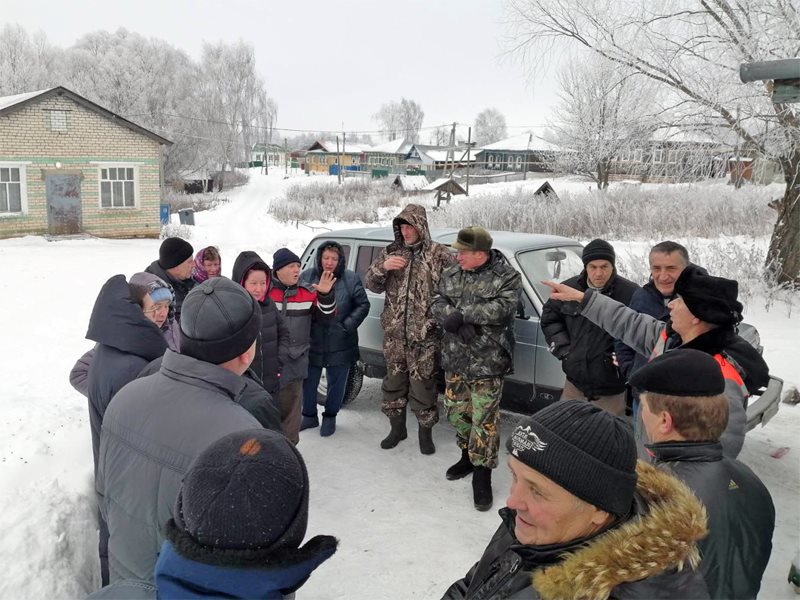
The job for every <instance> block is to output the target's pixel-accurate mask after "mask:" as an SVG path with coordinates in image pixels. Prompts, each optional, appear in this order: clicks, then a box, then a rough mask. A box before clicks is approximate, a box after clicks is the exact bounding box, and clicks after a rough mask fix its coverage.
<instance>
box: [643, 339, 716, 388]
mask: <svg viewBox="0 0 800 600" xmlns="http://www.w3.org/2000/svg"><path fill="white" fill-rule="evenodd" d="M628 383H629V384H630V385H631V386H632V387H635V388H636V389H638V390H640V391H642V392H654V393H656V394H667V395H670V396H718V395H719V394H722V393H724V392H725V378H724V377H723V376H722V370H721V369H720V368H719V363H717V361H716V360H714V358H713V357H712V356H711V355H710V354H706V353H705V352H701V351H700V350H692V349H690V348H678V349H675V350H671V351H669V352H666V353H664V354H662V355H661V356H659V357H658V358H655V359H653V360H651V361H650V362H649V363H647V364H646V365H644V366H643V367H642V368H640V369H638V370H637V371H636V372H635V373H634V374H633V376H632V377H631V379H630V381H629V382H628Z"/></svg>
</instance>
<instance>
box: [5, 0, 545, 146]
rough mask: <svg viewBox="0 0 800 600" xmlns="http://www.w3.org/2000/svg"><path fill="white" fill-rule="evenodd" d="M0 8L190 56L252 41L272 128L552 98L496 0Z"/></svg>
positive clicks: (49, 26)
mask: <svg viewBox="0 0 800 600" xmlns="http://www.w3.org/2000/svg"><path fill="white" fill-rule="evenodd" d="M123 7H124V8H123ZM2 15H3V21H4V22H6V23H15V22H16V23H19V24H20V25H22V26H23V27H25V28H26V29H27V30H28V32H29V33H34V32H36V31H39V30H41V31H43V32H44V33H45V34H46V35H47V38H48V40H49V41H50V43H51V44H54V45H57V46H61V47H67V46H70V45H71V44H72V43H74V42H75V40H76V39H77V38H79V37H80V36H81V35H82V34H84V33H87V32H89V31H96V30H100V29H103V30H108V31H114V30H116V29H117V28H119V27H125V28H126V29H128V30H130V31H135V32H137V33H140V34H142V35H144V36H147V37H157V38H161V39H163V40H166V41H168V42H170V43H171V44H173V45H174V46H176V47H178V48H181V49H183V50H185V51H186V52H187V53H188V54H189V55H191V56H192V57H193V58H198V57H199V55H200V49H201V47H202V42H203V41H204V40H205V41H212V42H213V41H219V40H222V41H226V42H235V41H237V40H238V39H242V40H244V41H246V42H249V43H251V44H253V46H254V47H255V52H256V61H257V68H258V71H259V72H260V73H261V75H262V76H263V77H264V80H265V81H266V83H267V89H268V91H269V94H270V95H271V96H272V97H273V98H275V100H276V101H277V103H278V126H279V127H287V128H296V129H311V130H315V131H316V130H340V129H341V128H342V123H344V128H345V129H346V130H348V131H357V130H374V129H376V128H377V126H376V123H375V122H374V121H373V120H372V115H373V114H374V113H375V112H377V110H378V108H379V107H380V105H381V104H383V103H386V102H389V101H392V100H396V101H399V100H400V98H401V97H403V96H404V97H406V98H410V99H413V100H415V101H417V102H418V103H420V104H421V105H422V108H423V110H424V111H425V122H424V126H425V127H430V126H434V125H440V124H444V123H452V122H453V121H457V122H459V123H466V124H470V123H472V122H473V121H474V119H475V116H476V115H477V114H478V112H480V111H481V110H482V109H484V108H486V107H489V106H492V107H495V108H497V109H498V110H500V112H502V113H503V114H504V115H505V117H506V122H507V123H508V125H509V135H513V134H516V133H519V132H520V131H521V130H522V129H521V127H522V126H529V125H532V124H533V125H535V124H542V123H544V122H546V120H547V118H548V112H549V110H550V108H551V106H552V104H553V103H554V102H555V100H556V89H555V85H554V84H553V79H554V76H553V73H552V71H551V72H549V73H543V74H541V75H540V77H539V80H538V81H531V80H530V78H528V77H527V76H526V71H525V68H524V66H523V65H522V64H521V63H520V62H519V61H518V60H510V59H509V58H508V57H506V56H505V54H504V50H503V36H504V35H505V33H506V30H507V28H506V25H505V24H504V20H505V18H506V15H505V14H504V11H503V5H502V2H501V0H427V1H422V0H400V1H397V0H396V1H394V2H389V1H385V0H372V1H367V0H362V1H355V0H327V1H326V0H302V1H297V2H292V1H284V2H280V1H277V0H262V1H260V2H255V1H252V0H225V1H210V0H195V1H188V0H137V2H125V3H111V2H107V1H103V2H96V1H92V0H72V1H70V2H58V3H55V2H52V1H43V0H25V1H16V0H12V1H7V2H4V6H3V10H2ZM515 127H518V128H515ZM526 129H527V127H526ZM535 131H538V130H535ZM427 137H428V134H427V132H423V133H422V136H421V138H422V141H427Z"/></svg>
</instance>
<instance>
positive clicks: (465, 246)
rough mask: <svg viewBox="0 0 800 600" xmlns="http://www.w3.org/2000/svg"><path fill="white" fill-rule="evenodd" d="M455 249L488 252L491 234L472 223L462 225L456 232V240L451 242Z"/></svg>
mask: <svg viewBox="0 0 800 600" xmlns="http://www.w3.org/2000/svg"><path fill="white" fill-rule="evenodd" d="M453 248H455V249H456V250H473V251H481V252H489V250H491V249H492V236H491V235H489V232H488V231H486V230H485V229H484V228H483V227H478V226H477V225H472V226H471V227H464V229H462V230H461V231H459V232H458V237H457V238H456V241H455V242H453Z"/></svg>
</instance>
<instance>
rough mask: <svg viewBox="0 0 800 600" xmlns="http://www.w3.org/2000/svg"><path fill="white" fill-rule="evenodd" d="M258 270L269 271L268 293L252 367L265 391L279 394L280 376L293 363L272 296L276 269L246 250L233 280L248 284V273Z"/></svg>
mask: <svg viewBox="0 0 800 600" xmlns="http://www.w3.org/2000/svg"><path fill="white" fill-rule="evenodd" d="M255 267H258V268H259V269H264V270H266V272H267V286H268V287H267V292H266V293H265V295H264V300H260V301H259V302H258V303H259V305H260V306H261V333H259V335H258V338H257V339H256V356H255V358H253V363H252V364H251V365H250V368H251V369H252V370H253V372H254V373H255V375H256V377H257V378H258V379H259V380H260V381H261V382H262V383H263V385H264V389H265V390H267V391H268V392H269V393H270V394H272V395H275V394H277V393H278V389H279V388H280V373H281V368H282V366H283V364H284V363H285V362H286V361H288V360H289V330H288V329H287V327H286V323H285V322H284V320H283V316H282V315H281V313H280V311H279V310H278V307H277V306H275V303H274V302H273V301H272V300H271V299H270V297H269V285H270V283H271V281H272V270H271V269H270V268H269V265H267V263H266V262H264V261H263V260H262V259H261V257H260V256H259V255H258V254H256V253H255V252H251V251H249V250H246V251H245V252H242V253H240V254H239V256H237V257H236V261H235V262H234V263H233V272H232V274H231V279H232V280H233V281H235V282H236V283H238V284H239V285H242V286H243V285H244V280H245V278H246V277H247V273H248V272H249V271H251V270H252V269H253V268H255Z"/></svg>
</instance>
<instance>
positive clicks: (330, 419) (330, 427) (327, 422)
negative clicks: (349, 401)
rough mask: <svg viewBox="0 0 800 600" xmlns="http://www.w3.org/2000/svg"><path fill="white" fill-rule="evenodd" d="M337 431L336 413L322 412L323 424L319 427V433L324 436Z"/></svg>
mask: <svg viewBox="0 0 800 600" xmlns="http://www.w3.org/2000/svg"><path fill="white" fill-rule="evenodd" d="M335 431H336V415H329V414H328V413H322V426H321V427H320V428H319V434H320V435H321V436H322V437H328V436H329V435H333V434H334V432H335Z"/></svg>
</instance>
